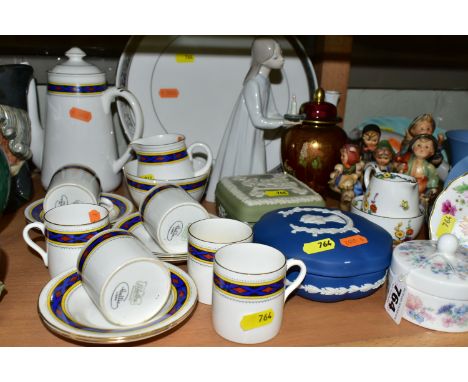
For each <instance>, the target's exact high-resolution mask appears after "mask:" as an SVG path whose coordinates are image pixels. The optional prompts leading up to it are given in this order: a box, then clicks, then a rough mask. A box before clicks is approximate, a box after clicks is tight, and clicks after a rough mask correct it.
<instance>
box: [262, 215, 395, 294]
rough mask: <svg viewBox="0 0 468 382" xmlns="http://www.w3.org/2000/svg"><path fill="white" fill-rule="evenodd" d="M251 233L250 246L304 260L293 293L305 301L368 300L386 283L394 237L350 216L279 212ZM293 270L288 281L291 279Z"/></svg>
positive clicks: (374, 225) (293, 275)
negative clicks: (300, 278)
mask: <svg viewBox="0 0 468 382" xmlns="http://www.w3.org/2000/svg"><path fill="white" fill-rule="evenodd" d="M253 230H254V240H253V241H254V242H256V243H262V244H266V245H270V246H272V247H274V248H277V249H278V250H280V251H281V252H283V254H284V255H285V256H286V258H296V259H300V260H302V261H304V263H305V264H306V266H307V275H306V277H305V279H304V281H303V282H302V284H301V285H300V287H299V288H298V289H297V292H296V293H297V294H298V295H300V296H302V297H305V298H307V299H310V300H314V301H321V302H334V301H340V300H346V299H356V298H361V297H366V296H369V295H371V294H372V293H374V292H375V291H376V290H377V289H378V288H379V287H380V286H382V285H383V284H384V282H385V279H386V276H387V269H388V267H389V266H390V262H391V258H392V249H393V248H392V237H391V236H390V235H389V234H388V232H387V231H385V230H384V229H383V228H381V227H380V226H378V225H376V224H374V223H372V222H370V221H368V220H367V219H364V218H362V217H360V216H358V215H356V214H353V213H351V212H344V211H341V210H338V209H333V208H323V207H293V208H283V209H277V210H274V211H271V212H268V213H266V214H265V215H263V216H262V217H261V219H260V220H259V221H258V222H257V223H256V224H255V225H254V227H253ZM291 270H292V271H294V268H292V269H291ZM295 272H297V271H294V272H292V273H288V276H287V278H288V279H291V280H293V279H294V278H295V277H296V274H295Z"/></svg>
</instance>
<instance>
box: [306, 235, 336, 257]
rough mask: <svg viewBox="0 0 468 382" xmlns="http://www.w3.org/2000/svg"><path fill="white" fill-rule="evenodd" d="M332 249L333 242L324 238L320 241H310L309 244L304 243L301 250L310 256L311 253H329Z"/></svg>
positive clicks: (333, 246)
mask: <svg viewBox="0 0 468 382" xmlns="http://www.w3.org/2000/svg"><path fill="white" fill-rule="evenodd" d="M334 248H335V242H334V241H333V240H332V239H330V238H326V239H322V240H317V241H312V242H310V243H304V246H303V247H302V250H303V251H304V252H305V253H307V254H308V255H312V254H313V253H319V252H324V251H329V250H330V249H334Z"/></svg>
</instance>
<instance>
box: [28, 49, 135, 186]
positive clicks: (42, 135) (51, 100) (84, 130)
mask: <svg viewBox="0 0 468 382" xmlns="http://www.w3.org/2000/svg"><path fill="white" fill-rule="evenodd" d="M65 55H66V56H67V57H68V60H66V61H65V62H63V63H61V64H59V65H57V66H55V67H54V68H53V69H52V70H50V71H49V72H48V81H47V107H46V118H45V121H46V122H45V127H44V128H42V127H41V124H40V120H39V113H38V109H37V93H36V86H35V82H34V81H31V84H30V86H29V92H28V111H29V116H30V119H31V126H32V128H31V135H32V137H31V141H32V144H31V150H32V153H33V162H34V164H35V165H36V166H37V167H38V168H40V169H41V173H42V175H41V181H42V185H43V186H44V188H46V189H47V188H48V186H49V183H50V180H51V178H52V176H53V174H54V173H55V172H56V171H57V170H58V169H59V168H62V167H64V166H67V165H82V166H86V167H89V168H91V169H93V170H94V172H95V173H96V174H97V176H98V177H99V180H100V182H101V186H102V190H103V191H104V192H107V191H111V190H113V189H115V188H117V187H118V186H119V185H120V182H121V173H120V170H121V169H122V167H123V165H124V164H125V163H126V162H127V161H128V160H129V159H130V156H131V151H130V147H129V148H127V150H126V151H125V152H124V153H123V155H122V156H121V157H120V158H119V157H118V152H117V142H116V138H115V134H114V127H113V122H112V113H111V104H112V102H113V101H115V99H116V98H118V97H122V98H124V99H125V100H127V102H128V103H129V104H130V106H131V108H132V111H133V114H134V117H135V133H134V136H133V139H138V138H140V137H141V135H142V132H143V114H142V111H141V107H140V104H139V102H138V100H137V99H136V98H135V96H133V94H131V93H130V92H129V91H127V90H124V89H121V88H116V87H108V86H107V84H106V75H105V73H103V72H101V71H100V70H99V69H98V68H97V67H96V66H94V65H92V64H89V63H88V62H86V61H85V60H84V59H83V57H85V56H86V54H85V53H84V52H83V51H82V50H81V49H80V48H77V47H74V48H71V49H70V50H68V51H67V52H66V53H65Z"/></svg>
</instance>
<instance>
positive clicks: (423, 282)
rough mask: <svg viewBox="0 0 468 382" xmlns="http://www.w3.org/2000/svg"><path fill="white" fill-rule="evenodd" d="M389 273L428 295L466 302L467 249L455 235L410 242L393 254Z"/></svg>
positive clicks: (467, 284) (395, 250)
mask: <svg viewBox="0 0 468 382" xmlns="http://www.w3.org/2000/svg"><path fill="white" fill-rule="evenodd" d="M390 270H391V272H392V273H393V276H394V277H399V278H402V279H404V280H406V284H407V285H408V286H411V287H412V288H414V289H417V290H419V291H421V292H424V293H427V294H429V295H433V296H437V297H441V298H447V299H451V300H468V249H467V248H464V247H462V246H459V245H458V240H457V238H456V237H455V236H454V235H450V234H446V235H443V236H441V237H440V239H439V240H438V241H431V240H413V241H409V242H406V243H402V244H400V245H398V246H397V247H395V249H394V251H393V258H392V264H391V266H390Z"/></svg>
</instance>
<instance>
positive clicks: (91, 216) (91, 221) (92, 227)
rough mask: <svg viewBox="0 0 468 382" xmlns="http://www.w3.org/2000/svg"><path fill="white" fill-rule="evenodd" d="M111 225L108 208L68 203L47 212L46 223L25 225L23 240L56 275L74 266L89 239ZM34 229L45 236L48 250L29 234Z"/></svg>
mask: <svg viewBox="0 0 468 382" xmlns="http://www.w3.org/2000/svg"><path fill="white" fill-rule="evenodd" d="M109 227H110V223H109V212H108V211H107V209H106V208H104V207H101V206H97V205H94V204H68V205H64V206H60V207H56V208H52V209H51V210H49V211H47V212H46V213H45V214H44V223H41V222H34V223H30V224H28V225H27V226H26V227H24V229H23V239H24V241H25V242H26V243H27V244H28V245H29V246H30V247H31V248H32V249H33V250H35V251H36V252H37V253H38V254H39V255H40V256H41V257H42V260H43V261H44V264H45V265H46V267H48V268H49V274H50V277H51V278H53V277H55V276H57V275H58V274H60V273H61V272H64V271H66V270H67V269H70V268H72V267H74V266H75V265H76V259H77V258H78V254H79V253H80V250H81V248H82V247H83V246H84V245H85V244H86V242H87V241H88V240H90V239H91V238H92V237H94V235H96V234H98V233H99V232H101V231H103V230H106V229H108V228H109ZM33 228H37V229H39V230H40V231H41V232H42V234H43V235H44V236H45V241H46V250H44V249H42V248H41V247H40V246H39V245H38V244H36V243H35V242H34V241H32V240H31V238H30V237H29V230H31V229H33Z"/></svg>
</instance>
